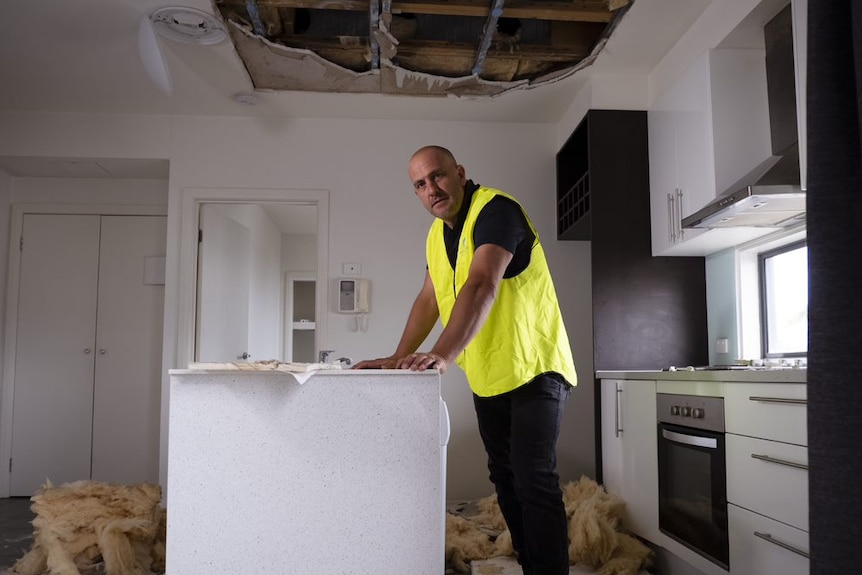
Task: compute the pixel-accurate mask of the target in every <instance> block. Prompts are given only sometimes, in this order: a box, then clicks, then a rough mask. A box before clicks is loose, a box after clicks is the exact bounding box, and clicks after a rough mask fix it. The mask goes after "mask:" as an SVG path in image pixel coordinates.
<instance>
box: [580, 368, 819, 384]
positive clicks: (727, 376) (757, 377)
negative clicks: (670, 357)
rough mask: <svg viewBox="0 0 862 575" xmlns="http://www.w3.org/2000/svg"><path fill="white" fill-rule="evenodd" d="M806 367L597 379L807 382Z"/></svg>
mask: <svg viewBox="0 0 862 575" xmlns="http://www.w3.org/2000/svg"><path fill="white" fill-rule="evenodd" d="M806 374H807V372H806V370H805V369H798V368H787V369H763V370H758V369H753V370H746V369H741V370H738V369H729V370H718V371H685V370H678V371H652V370H643V371H639V370H625V371H597V372H596V378H597V379H645V380H650V381H692V382H697V381H707V382H729V383H733V382H743V383H805V382H806V379H805V376H806Z"/></svg>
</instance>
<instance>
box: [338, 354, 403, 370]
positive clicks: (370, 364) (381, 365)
mask: <svg viewBox="0 0 862 575" xmlns="http://www.w3.org/2000/svg"><path fill="white" fill-rule="evenodd" d="M397 363H398V358H397V357H379V358H377V359H364V360H362V361H360V362H359V363H356V364H354V365H353V367H351V368H350V369H395V368H396V364H397Z"/></svg>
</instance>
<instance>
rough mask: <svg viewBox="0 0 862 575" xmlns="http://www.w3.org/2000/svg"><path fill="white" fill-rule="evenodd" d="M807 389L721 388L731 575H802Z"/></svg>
mask: <svg viewBox="0 0 862 575" xmlns="http://www.w3.org/2000/svg"><path fill="white" fill-rule="evenodd" d="M806 417H807V409H806V387H805V385H800V384H766V383H761V384H756V383H739V384H732V385H730V384H729V385H727V386H726V391H725V419H726V427H727V430H726V431H727V433H726V446H727V503H728V518H729V529H730V568H731V574H733V575H736V574H750V573H758V574H765V575H768V574H772V573H775V574H779V573H780V574H782V575H784V574H786V573H790V574H795V573H799V574H802V573H808V557H807V554H808V529H809V527H808V448H807V443H808V439H807V434H806V433H805V430H806Z"/></svg>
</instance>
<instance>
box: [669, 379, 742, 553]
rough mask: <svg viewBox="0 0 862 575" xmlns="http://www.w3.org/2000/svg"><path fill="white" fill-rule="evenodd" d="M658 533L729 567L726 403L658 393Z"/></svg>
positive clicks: (714, 398) (717, 399)
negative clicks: (725, 433) (725, 437)
mask: <svg viewBox="0 0 862 575" xmlns="http://www.w3.org/2000/svg"><path fill="white" fill-rule="evenodd" d="M656 405H657V410H658V413H657V415H658V490H659V499H658V514H659V520H658V522H659V529H660V530H661V531H662V532H663V533H665V534H666V535H668V536H670V537H671V538H673V539H674V540H676V541H678V542H679V543H681V544H683V545H685V546H686V547H688V548H690V549H692V550H693V551H695V552H697V553H699V554H700V555H702V556H704V557H706V558H707V559H709V560H710V561H712V562H713V563H716V564H718V565H720V566H721V567H723V568H725V569H727V568H728V554H729V553H728V533H727V476H726V463H725V443H724V399H723V398H721V397H703V396H690V395H674V394H665V393H659V394H658V397H657V404H656Z"/></svg>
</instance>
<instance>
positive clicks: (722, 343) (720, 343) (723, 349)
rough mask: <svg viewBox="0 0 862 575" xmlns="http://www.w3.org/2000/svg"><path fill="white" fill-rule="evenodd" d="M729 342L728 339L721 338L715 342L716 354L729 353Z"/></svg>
mask: <svg viewBox="0 0 862 575" xmlns="http://www.w3.org/2000/svg"><path fill="white" fill-rule="evenodd" d="M727 350H728V341H727V338H726V337H720V338H718V339H717V340H715V353H727Z"/></svg>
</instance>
